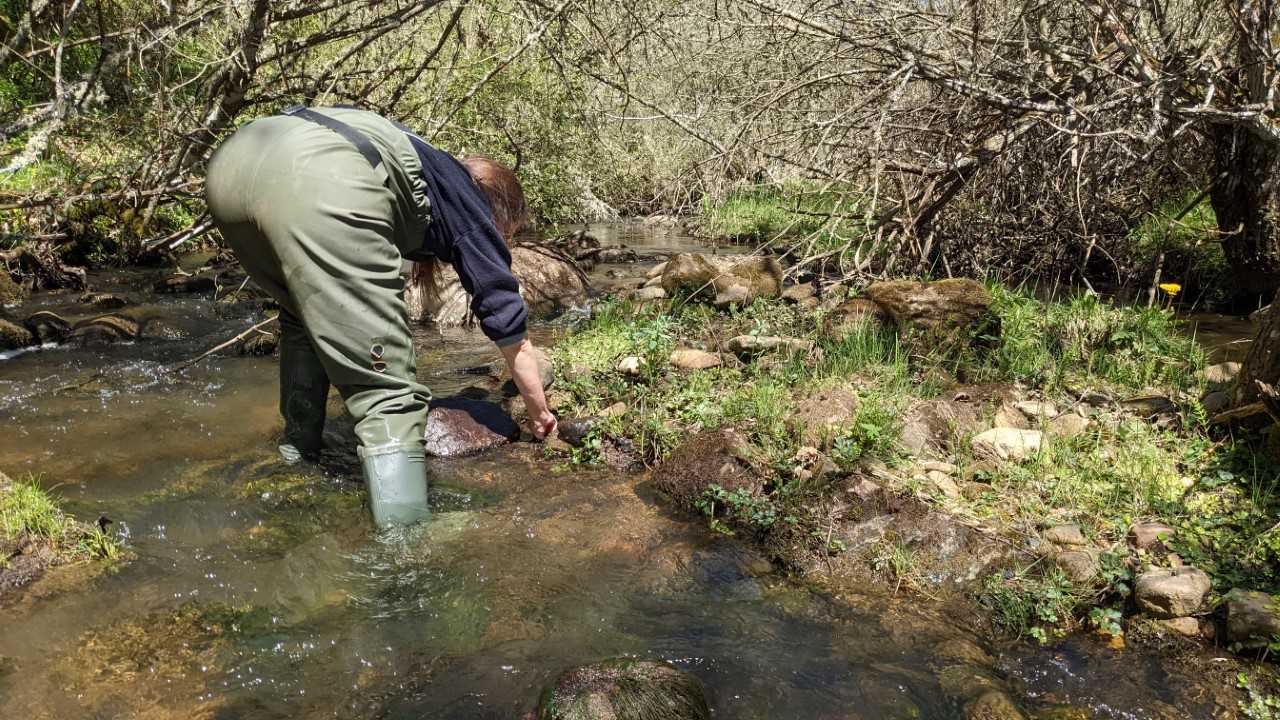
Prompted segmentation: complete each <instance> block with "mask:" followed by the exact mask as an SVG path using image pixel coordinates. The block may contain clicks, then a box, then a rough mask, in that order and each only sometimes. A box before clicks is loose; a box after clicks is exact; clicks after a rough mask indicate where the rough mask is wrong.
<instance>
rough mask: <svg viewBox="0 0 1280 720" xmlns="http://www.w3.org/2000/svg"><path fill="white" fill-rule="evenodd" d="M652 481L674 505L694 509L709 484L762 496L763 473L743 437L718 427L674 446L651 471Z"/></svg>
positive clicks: (733, 431) (731, 430)
mask: <svg viewBox="0 0 1280 720" xmlns="http://www.w3.org/2000/svg"><path fill="white" fill-rule="evenodd" d="M653 481H654V485H655V486H657V488H658V489H659V490H661V491H663V492H664V493H666V494H667V495H669V496H670V497H671V498H672V500H674V501H675V502H676V504H677V505H679V506H680V507H683V508H685V509H687V510H693V509H695V508H696V505H697V502H698V500H699V499H701V498H702V496H703V493H704V492H705V491H706V489H707V488H708V487H710V486H712V485H719V486H720V487H721V488H723V489H724V490H726V491H728V492H734V491H736V490H744V491H746V492H747V493H748V494H750V495H761V494H763V492H764V486H765V474H764V472H763V471H762V463H761V461H760V460H759V459H758V458H756V456H755V452H754V451H753V450H752V448H751V444H750V443H749V442H747V440H746V438H744V437H742V435H740V434H738V432H737V431H736V430H734V429H732V428H721V429H719V430H708V431H704V432H701V433H698V434H696V435H694V436H693V437H691V438H689V440H687V441H685V442H684V443H683V444H681V445H680V446H679V447H677V448H676V449H675V451H674V452H672V453H671V455H670V456H669V457H668V458H667V459H666V460H663V461H662V462H661V463H660V464H659V465H658V467H657V468H655V469H654V471H653Z"/></svg>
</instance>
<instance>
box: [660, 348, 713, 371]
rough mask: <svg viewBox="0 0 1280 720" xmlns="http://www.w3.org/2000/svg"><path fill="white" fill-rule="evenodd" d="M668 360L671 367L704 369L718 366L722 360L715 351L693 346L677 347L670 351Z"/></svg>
mask: <svg viewBox="0 0 1280 720" xmlns="http://www.w3.org/2000/svg"><path fill="white" fill-rule="evenodd" d="M670 362H671V365H672V367H676V368H679V369H681V370H706V369H708V368H713V367H719V366H720V365H722V364H723V362H724V361H723V360H721V359H720V356H719V355H718V354H716V353H709V352H707V351H705V350H697V349H694V348H679V349H677V350H676V351H675V352H673V353H671V358H670Z"/></svg>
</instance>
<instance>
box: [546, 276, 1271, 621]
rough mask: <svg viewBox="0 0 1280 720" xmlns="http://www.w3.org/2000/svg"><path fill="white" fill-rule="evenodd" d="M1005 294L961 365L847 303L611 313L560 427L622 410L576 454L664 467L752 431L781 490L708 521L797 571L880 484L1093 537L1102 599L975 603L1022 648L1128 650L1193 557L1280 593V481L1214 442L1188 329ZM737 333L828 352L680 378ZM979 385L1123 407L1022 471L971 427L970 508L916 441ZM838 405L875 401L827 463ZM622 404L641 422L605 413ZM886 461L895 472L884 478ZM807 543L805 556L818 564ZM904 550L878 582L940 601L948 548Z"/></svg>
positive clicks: (1074, 589)
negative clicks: (1142, 541)
mask: <svg viewBox="0 0 1280 720" xmlns="http://www.w3.org/2000/svg"><path fill="white" fill-rule="evenodd" d="M990 290H991V294H992V298H993V303H992V306H991V312H992V313H993V314H994V315H995V316H996V317H997V318H998V319H999V323H1000V328H1001V332H1000V334H999V336H998V337H993V338H985V339H979V340H982V342H980V343H979V345H978V346H977V347H976V348H968V347H965V348H964V349H962V350H956V349H955V348H954V347H948V346H926V345H922V344H921V343H918V342H915V341H912V340H911V339H910V338H907V339H905V340H904V339H903V338H902V337H901V336H900V335H899V334H898V332H897V331H896V330H895V329H893V328H890V327H886V326H883V325H881V324H880V323H879V322H877V321H875V320H874V319H871V320H867V321H865V322H862V323H855V324H853V325H851V326H850V325H846V326H843V327H842V326H841V325H840V323H837V322H834V320H835V318H836V316H837V313H836V312H835V311H833V310H832V309H830V308H832V307H834V306H835V305H836V302H828V301H824V303H823V305H824V306H825V307H823V306H820V307H814V308H811V309H806V308H803V307H801V306H799V305H793V304H787V303H785V302H783V301H767V300H757V301H756V302H755V303H753V304H752V305H750V306H748V307H746V308H742V309H735V310H731V311H728V312H717V311H714V310H712V309H710V308H708V307H706V306H705V305H701V304H697V303H692V302H685V301H683V300H672V301H663V302H661V303H657V304H654V303H649V304H644V305H638V304H633V303H631V302H628V301H611V302H608V303H605V304H603V305H601V306H600V307H598V308H597V309H596V311H595V313H594V314H593V316H592V318H591V319H590V321H588V322H587V323H586V325H585V326H584V327H583V328H581V329H580V331H578V332H576V333H574V334H572V335H571V336H569V337H568V338H566V339H565V340H564V341H563V342H562V343H561V344H560V345H558V346H557V347H556V349H555V351H554V358H555V360H556V362H557V364H558V365H559V366H560V368H561V370H563V371H564V372H563V375H564V376H566V377H568V378H569V379H568V380H567V381H565V382H563V383H562V384H561V385H558V386H557V393H556V401H557V402H558V403H559V404H560V413H561V415H562V416H566V417H587V416H601V415H602V413H603V416H602V419H601V420H600V421H599V422H598V424H597V425H596V426H595V429H594V430H593V431H592V434H591V435H590V436H589V437H588V440H587V442H586V443H585V444H584V445H583V447H582V448H579V449H576V450H574V451H573V452H574V455H573V457H574V459H575V460H576V461H578V462H594V461H597V460H599V459H600V457H601V455H602V453H604V452H605V451H606V450H607V448H609V447H610V446H618V447H623V448H626V449H630V450H632V451H633V452H634V453H636V454H637V455H638V456H639V457H640V458H641V459H643V460H644V461H645V462H646V463H649V464H656V465H659V466H661V464H662V463H663V462H664V460H667V459H668V458H670V457H671V456H672V454H673V453H674V452H675V451H676V450H677V449H678V448H679V447H681V445H682V443H685V442H687V441H688V440H689V439H690V438H693V437H695V436H697V435H698V434H699V433H701V432H703V431H706V430H711V429H715V428H724V427H732V428H735V429H736V430H737V431H738V432H739V434H740V435H741V436H742V437H744V438H746V439H747V441H748V443H749V445H750V448H749V450H747V451H746V452H747V453H748V454H750V456H751V463H752V464H753V465H754V467H756V468H758V469H760V471H761V472H762V473H763V474H764V475H765V476H766V477H767V482H766V483H765V486H764V491H763V492H761V493H753V492H746V491H741V490H739V491H730V490H727V489H726V488H724V487H721V486H719V485H716V484H711V485H709V486H707V487H705V488H704V489H703V491H702V495H701V497H700V498H698V500H697V501H696V502H695V503H692V504H693V505H694V507H693V508H691V509H693V510H695V511H699V512H702V513H703V514H704V515H705V516H707V519H708V522H709V524H710V525H711V527H712V528H713V529H716V530H719V531H723V532H730V533H735V534H738V535H741V536H744V537H748V538H754V539H757V540H759V541H761V542H763V543H764V544H765V545H766V546H768V547H771V548H775V549H779V550H782V549H784V548H789V550H785V551H782V552H781V553H780V559H781V560H783V561H784V562H789V563H792V564H793V565H794V566H796V567H800V566H803V565H805V564H806V561H807V560H809V559H811V558H812V557H818V556H831V555H838V554H839V553H841V552H842V550H843V548H842V547H841V546H840V544H839V543H838V542H833V541H832V540H831V538H832V537H833V534H832V532H831V530H830V527H829V523H830V522H831V520H830V518H831V513H830V512H828V511H827V510H826V508H829V507H831V506H833V505H835V504H837V503H838V501H840V500H841V499H843V498H847V497H848V493H849V492H850V488H852V487H853V486H855V485H856V484H857V483H858V482H860V481H861V480H862V479H865V478H868V477H875V478H876V479H877V482H885V483H887V488H886V489H887V490H889V491H891V492H892V493H895V494H897V495H899V496H902V497H909V498H914V499H916V500H919V501H920V502H923V503H925V504H927V505H929V506H931V507H934V508H937V509H941V510H944V511H945V512H947V513H949V514H951V515H953V516H955V517H957V518H962V519H964V520H965V521H966V522H968V523H971V524H975V525H977V526H980V527H984V528H987V529H988V530H990V531H991V532H992V533H994V534H995V535H997V536H999V537H1002V538H1004V539H1006V540H1007V541H1009V542H1010V543H1011V544H1012V545H1015V546H1018V547H1026V546H1027V545H1028V544H1029V543H1034V542H1036V541H1037V540H1036V538H1037V537H1038V535H1039V534H1041V533H1042V532H1043V531H1044V530H1045V529H1047V528H1048V527H1051V526H1055V525H1061V524H1064V523H1072V524H1076V525H1079V527H1080V529H1081V531H1082V533H1083V534H1084V535H1085V537H1086V539H1087V541H1088V542H1090V543H1092V544H1093V546H1095V547H1097V548H1098V549H1099V554H1100V558H1099V562H1100V565H1101V570H1100V572H1099V574H1098V577H1097V578H1096V579H1094V580H1093V581H1091V582H1087V583H1073V582H1072V581H1071V580H1070V579H1069V578H1068V577H1067V575H1066V574H1065V573H1063V572H1062V571H1061V570H1059V569H1057V568H1056V567H1054V566H1053V564H1052V563H1046V562H1043V561H1042V560H1030V559H1028V560H1026V561H1025V562H1022V563H1018V564H1015V565H1013V566H1009V567H1004V568H1002V569H1000V570H999V571H997V572H992V573H991V574H990V575H989V576H986V577H984V578H981V579H980V581H979V582H977V583H975V584H974V586H973V588H972V595H973V597H975V598H976V599H978V600H979V601H981V602H982V603H983V604H985V605H986V606H987V607H988V608H989V609H990V610H991V615H992V617H993V618H994V619H995V620H996V621H997V622H998V623H999V624H1000V625H1002V626H1004V627H1005V628H1006V629H1008V630H1009V631H1010V632H1011V633H1013V634H1026V635H1031V636H1034V637H1038V638H1041V639H1048V638H1049V637H1052V636H1054V635H1055V634H1057V633H1060V632H1063V631H1066V630H1069V629H1073V628H1075V627H1078V626H1080V625H1081V624H1082V623H1091V624H1093V625H1095V626H1097V627H1099V628H1101V629H1104V630H1110V631H1114V632H1117V633H1118V632H1120V622H1119V621H1120V619H1121V617H1122V616H1123V615H1124V613H1125V611H1126V603H1127V599H1128V596H1129V592H1130V589H1131V583H1132V580H1133V576H1134V573H1135V571H1137V570H1141V568H1143V567H1148V566H1151V565H1161V564H1165V563H1168V562H1171V556H1172V555H1176V556H1178V558H1179V559H1180V561H1182V562H1185V563H1187V564H1192V565H1195V566H1196V567H1199V568H1201V569H1203V570H1205V571H1206V572H1208V573H1209V574H1210V575H1211V576H1212V577H1213V581H1214V593H1215V598H1216V597H1220V595H1221V594H1222V593H1225V592H1226V591H1227V590H1229V589H1230V588H1232V587H1248V588H1252V589H1259V590H1265V591H1268V592H1276V591H1277V590H1280V531H1278V530H1280V528H1278V527H1277V525H1276V518H1277V517H1280V469H1278V466H1277V464H1276V463H1275V462H1274V461H1273V460H1271V459H1270V456H1268V455H1267V450H1268V448H1267V447H1266V442H1265V439H1264V438H1259V437H1252V436H1239V437H1222V436H1221V435H1219V434H1214V433H1213V432H1211V430H1210V428H1209V427H1208V426H1207V424H1206V421H1205V413H1204V411H1203V408H1202V407H1201V405H1200V402H1199V398H1200V397H1201V394H1202V392H1203V391H1204V390H1205V382H1204V380H1203V379H1202V378H1203V374H1202V370H1203V368H1204V365H1205V357H1204V355H1203V353H1202V352H1201V351H1200V350H1199V349H1198V348H1197V346H1196V345H1195V343H1194V342H1193V341H1192V339H1191V338H1189V337H1188V336H1186V335H1185V334H1184V333H1183V331H1182V328H1181V327H1180V325H1179V323H1178V322H1177V320H1176V319H1175V318H1174V317H1173V315H1172V313H1170V312H1169V311H1168V310H1165V309H1160V308H1151V309H1149V308H1129V307H1116V306H1114V305H1111V304H1109V303H1108V302H1106V301H1103V300H1099V299H1097V298H1096V297H1083V296H1082V297H1077V298H1073V299H1069V300H1066V301H1063V302H1053V303H1046V302H1042V301H1040V300H1037V299H1035V298H1034V297H1031V296H1030V295H1028V294H1026V293H1022V292H1016V291H1012V290H1008V289H1006V288H1002V287H999V286H993V287H991V288H990ZM738 335H747V336H757V337H762V336H783V337H788V338H795V339H799V340H803V341H808V342H811V343H812V349H811V350H803V349H802V350H797V351H793V352H788V351H785V350H783V351H778V352H774V353H766V354H761V355H758V356H755V357H735V356H733V355H732V354H730V353H722V354H721V355H720V357H721V358H722V360H723V362H722V364H721V365H720V366H718V367H712V368H709V369H702V370H679V369H676V368H674V367H672V365H671V363H670V361H669V357H670V355H671V353H672V352H673V351H674V350H676V349H677V348H700V349H704V350H707V351H711V352H715V351H716V350H718V349H719V348H721V347H722V346H723V345H724V344H725V342H726V341H727V340H728V339H729V338H732V337H734V336H738ZM627 357H636V358H641V359H642V362H640V363H639V370H638V372H627V371H624V370H622V369H619V363H620V361H621V360H622V359H624V358H627ZM961 381H963V383H964V387H966V388H970V387H974V388H987V389H988V390H990V392H991V394H992V395H993V396H997V395H1003V396H1007V397H1010V398H1013V399H1017V398H1036V399H1038V400H1041V401H1045V402H1049V403H1053V404H1056V405H1057V406H1058V407H1060V408H1074V407H1076V406H1080V407H1081V408H1084V406H1083V405H1082V402H1081V398H1090V397H1092V398H1103V400H1093V401H1092V402H1094V403H1096V404H1094V405H1090V406H1088V408H1087V412H1084V410H1083V409H1082V411H1081V414H1082V415H1085V416H1087V417H1085V420H1087V423H1086V427H1085V429H1084V430H1083V431H1081V432H1078V433H1076V434H1072V435H1071V436H1063V437H1057V436H1055V435H1052V434H1049V433H1047V434H1046V435H1047V437H1049V438H1050V440H1049V441H1047V442H1046V443H1045V444H1044V446H1043V447H1042V448H1041V449H1040V450H1039V451H1038V452H1035V453H1033V454H1032V455H1031V456H1030V457H1029V458H1027V459H1026V460H1025V461H1023V462H1002V463H992V462H989V461H985V460H982V459H979V458H975V457H974V455H973V453H972V452H970V451H969V449H968V448H969V442H968V440H969V436H971V435H972V434H974V433H976V432H978V431H979V430H980V429H983V428H985V427H990V420H991V417H990V414H991V413H993V412H998V411H999V410H1000V407H999V406H998V404H997V405H996V406H992V409H990V410H988V411H987V412H988V415H987V416H986V417H985V418H984V422H985V424H980V425H979V426H971V427H963V428H961V427H957V428H955V432H956V433H957V434H958V435H960V437H958V438H956V442H955V443H954V445H953V446H952V450H951V451H950V453H949V455H948V456H947V457H946V458H945V459H946V460H947V462H948V463H950V464H953V465H954V466H955V468H956V470H955V472H954V473H953V477H954V479H955V485H956V487H957V489H958V490H959V492H951V493H944V492H939V491H938V489H937V488H936V487H933V486H931V485H930V484H928V483H925V482H922V481H921V475H920V474H919V473H920V470H919V467H918V463H919V461H918V460H917V459H916V458H914V457H912V456H911V455H910V454H908V453H906V452H904V451H903V450H901V449H900V445H899V442H898V441H899V436H900V434H901V432H902V429H903V425H904V422H908V421H909V418H910V417H911V416H912V411H913V408H915V407H916V406H917V405H919V404H921V403H922V402H924V401H926V400H929V399H932V398H938V397H939V396H942V397H949V396H950V395H951V394H954V393H953V390H954V389H955V388H956V387H957V386H958V384H959V383H961ZM992 388H995V390H992ZM835 390H841V391H847V392H849V393H852V394H853V395H855V396H856V398H857V403H856V406H857V407H856V411H855V412H853V413H852V414H851V416H850V417H848V418H847V419H845V421H844V422H842V423H841V424H840V426H839V428H837V429H836V430H834V431H832V432H831V433H830V435H829V436H828V437H826V438H824V439H823V442H820V443H819V445H820V447H817V448H812V449H809V448H806V447H805V443H803V442H802V440H801V431H800V430H799V429H798V428H797V425H796V422H795V415H796V413H797V408H799V407H802V406H803V405H804V401H805V400H806V399H807V398H813V397H815V396H819V395H820V394H821V393H824V392H827V391H835ZM974 392H977V391H974ZM823 397H825V396H823ZM1152 399H1157V400H1159V402H1160V403H1162V404H1164V405H1166V406H1167V407H1166V408H1165V411H1164V412H1163V413H1162V414H1161V417H1160V419H1158V421H1153V420H1152V419H1148V418H1147V417H1146V415H1147V414H1149V413H1146V412H1145V411H1144V410H1142V409H1141V408H1142V407H1145V405H1144V403H1146V402H1148V401H1150V400H1152ZM1126 401H1130V402H1126ZM618 403H622V404H625V406H626V408H627V410H626V412H625V413H621V412H616V411H615V412H604V411H605V410H606V409H607V408H610V407H611V406H614V407H615V409H616V407H617V404H618ZM1030 424H1031V425H1035V424H1036V423H1034V422H1032V423H1030ZM1045 429H1046V430H1048V428H1047V427H1046V428H1045ZM815 452H816V453H817V455H818V456H820V460H815V459H814V453H815ZM879 463H884V464H885V465H886V466H887V468H888V471H887V472H883V471H879V472H877V473H873V472H872V471H871V470H870V468H873V467H879ZM814 468H823V469H822V471H817V470H814ZM886 477H889V478H895V479H896V480H888V481H886V480H884V478H886ZM855 519H856V518H854V517H852V515H851V516H850V518H849V521H850V522H852V521H853V520H855ZM1146 520H1160V521H1163V522H1165V523H1167V524H1169V525H1170V526H1171V527H1173V528H1174V529H1175V531H1176V532H1175V534H1174V536H1173V537H1172V538H1171V539H1170V540H1169V542H1168V543H1166V547H1165V548H1163V549H1161V550H1159V551H1151V552H1147V551H1143V552H1142V553H1137V554H1134V553H1133V552H1132V551H1131V550H1130V548H1129V546H1128V545H1127V543H1126V534H1127V532H1128V529H1129V527H1130V525H1131V524H1132V523H1134V522H1138V521H1146ZM836 535H838V533H837V534H836ZM797 538H804V540H805V541H804V542H802V543H800V544H799V547H802V548H803V550H802V552H801V553H800V554H797V553H796V552H795V548H796V547H797V543H796V539H797ZM886 547H888V546H886ZM891 549H892V552H887V551H886V552H883V553H881V556H882V557H880V558H879V560H880V561H879V562H876V563H874V565H875V567H874V568H873V570H876V571H879V572H881V573H883V574H884V575H886V576H887V577H888V578H889V579H890V580H893V581H894V582H895V583H897V584H902V583H903V582H904V581H906V582H908V583H910V582H912V581H913V580H919V584H920V585H921V586H924V585H927V581H925V580H923V579H921V578H913V577H912V575H913V573H916V572H918V570H917V568H918V567H919V566H920V563H917V562H913V557H914V556H920V555H921V554H924V553H927V552H929V548H927V547H911V546H897V545H894V546H893V547H892V548H891ZM787 553H790V555H788V554H787ZM804 554H808V557H803V556H802V555H804ZM1028 557H1030V554H1028Z"/></svg>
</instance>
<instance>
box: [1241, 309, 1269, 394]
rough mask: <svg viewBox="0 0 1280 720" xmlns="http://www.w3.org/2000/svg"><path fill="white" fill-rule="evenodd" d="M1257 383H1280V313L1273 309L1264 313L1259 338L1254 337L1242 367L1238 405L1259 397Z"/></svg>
mask: <svg viewBox="0 0 1280 720" xmlns="http://www.w3.org/2000/svg"><path fill="white" fill-rule="evenodd" d="M1255 381H1260V382H1263V383H1266V384H1267V385H1277V384H1280V312H1277V308H1274V307H1273V308H1271V309H1270V310H1268V311H1266V312H1264V313H1262V323H1261V326H1260V327H1259V328H1258V336H1257V337H1256V338H1254V340H1253V345H1251V346H1250V347H1249V354H1248V356H1247V357H1245V359H1244V365H1243V366H1241V368H1240V375H1239V377H1238V378H1237V381H1236V389H1235V398H1234V400H1235V405H1236V406H1240V405H1246V404H1248V403H1251V402H1254V401H1256V400H1258V399H1259V398H1260V396H1261V393H1260V392H1259V390H1260V389H1259V388H1258V385H1257V382H1255Z"/></svg>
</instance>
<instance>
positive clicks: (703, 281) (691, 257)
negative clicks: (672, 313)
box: [661, 253, 782, 306]
mask: <svg viewBox="0 0 1280 720" xmlns="http://www.w3.org/2000/svg"><path fill="white" fill-rule="evenodd" d="M661 282H662V288H663V289H664V290H666V291H667V292H668V293H674V292H676V291H679V290H683V291H685V292H690V293H697V294H699V295H702V296H706V297H710V298H713V300H714V302H715V303H716V304H717V305H720V306H724V305H729V304H736V305H745V304H747V303H749V302H751V301H753V300H755V299H756V298H758V297H769V298H773V297H778V295H779V294H780V293H781V292H782V265H781V264H779V263H778V260H777V258H774V257H763V256H759V255H703V254H701V253H680V254H678V255H674V256H672V258H671V259H670V260H668V261H667V263H666V267H665V268H664V269H663V272H662V281H661Z"/></svg>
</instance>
